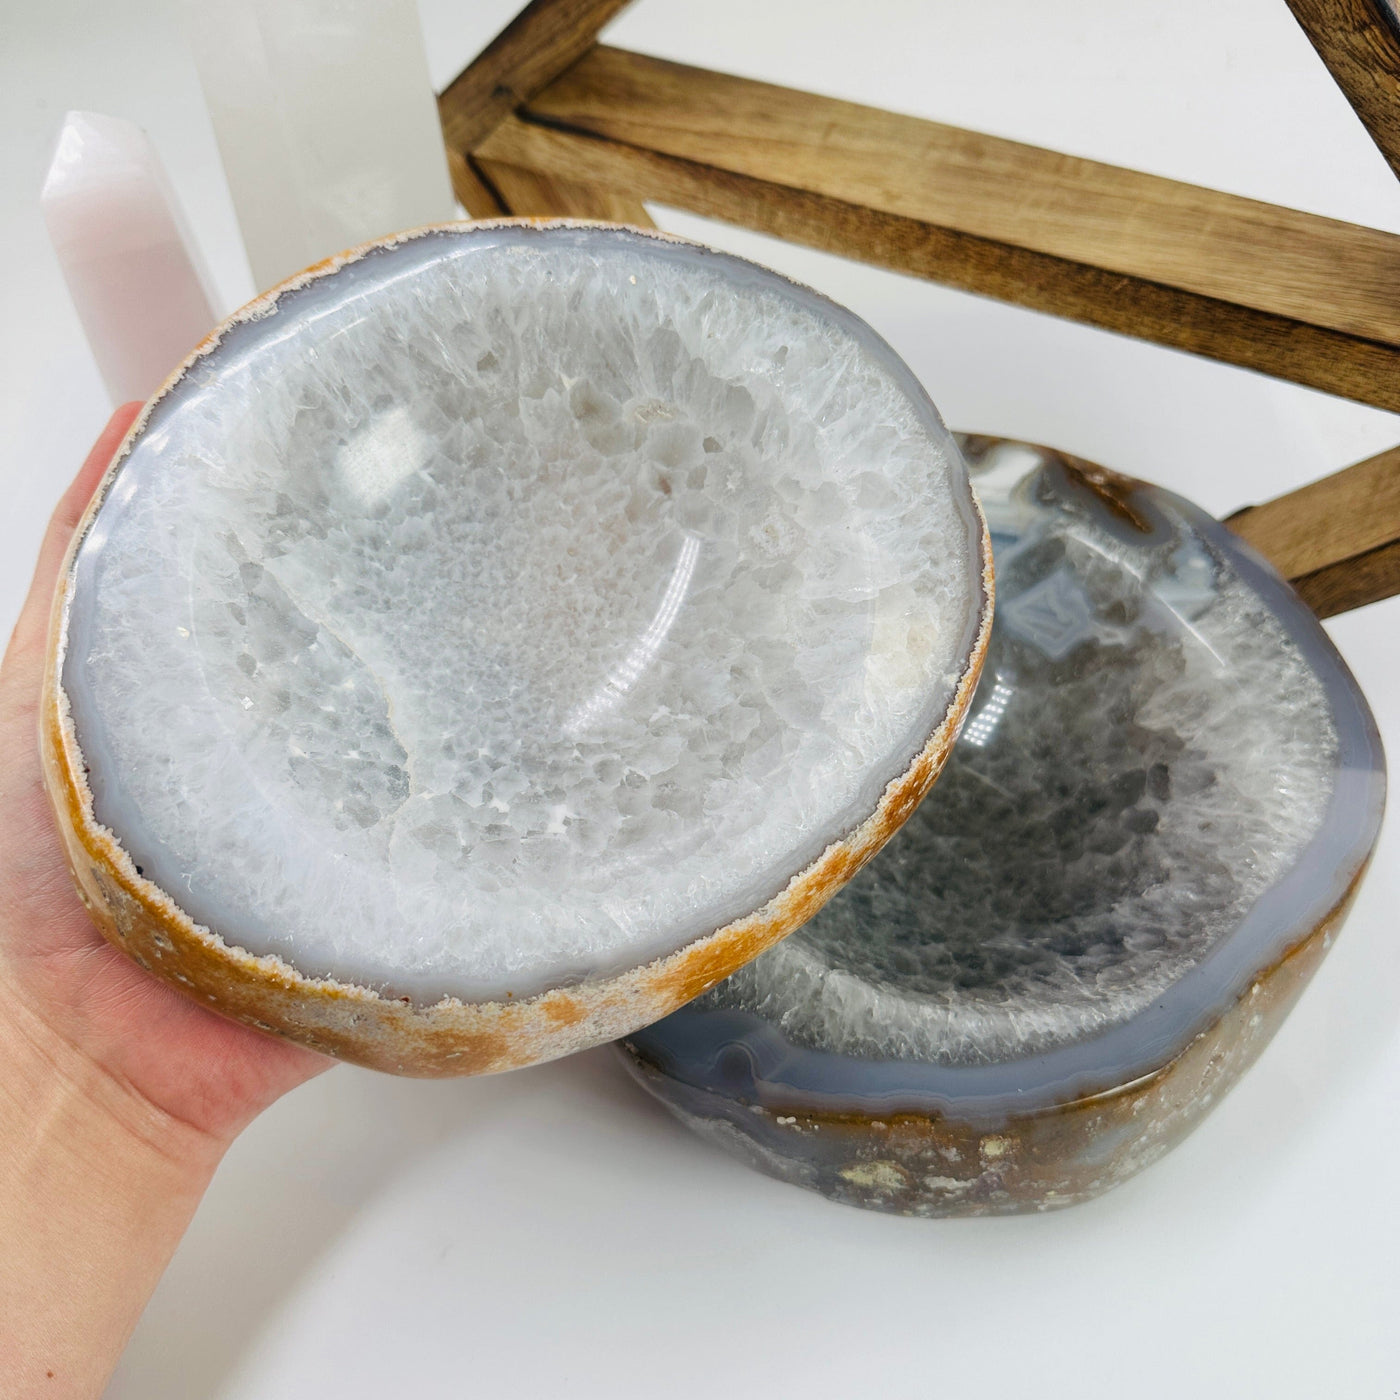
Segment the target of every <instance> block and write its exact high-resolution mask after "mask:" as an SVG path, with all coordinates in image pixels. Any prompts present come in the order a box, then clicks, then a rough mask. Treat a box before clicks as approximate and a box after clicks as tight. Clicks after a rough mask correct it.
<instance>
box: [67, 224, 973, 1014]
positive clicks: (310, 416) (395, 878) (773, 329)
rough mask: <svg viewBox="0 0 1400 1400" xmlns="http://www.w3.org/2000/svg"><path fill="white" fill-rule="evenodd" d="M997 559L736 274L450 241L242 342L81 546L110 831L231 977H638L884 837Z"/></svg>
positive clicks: (925, 431) (525, 236) (947, 445)
mask: <svg viewBox="0 0 1400 1400" xmlns="http://www.w3.org/2000/svg"><path fill="white" fill-rule="evenodd" d="M981 540H982V525H981V520H980V517H979V516H978V513H977V509H976V506H975V504H974V503H973V501H972V497H971V493H970V491H969V489H968V486H967V480H966V472H965V468H964V467H963V465H962V462H961V459H960V457H959V455H958V452H957V448H956V446H955V444H954V443H953V441H952V439H951V438H950V437H949V435H948V434H947V432H946V430H945V429H944V427H943V425H942V423H941V421H940V420H939V418H938V415H937V413H936V411H935V410H934V409H933V406H932V405H931V404H930V403H929V401H928V399H927V397H926V396H925V395H924V394H923V392H922V390H921V389H920V388H919V386H918V385H917V383H916V382H915V381H914V380H913V378H912V376H911V375H910V374H909V372H908V371H907V369H905V367H904V366H903V365H902V364H901V363H900V362H899V361H898V359H897V358H896V357H895V356H894V354H893V353H892V352H891V351H890V350H889V349H888V347H887V346H885V344H884V343H883V342H882V341H880V340H879V338H878V337H876V336H875V335H874V333H873V332H871V331H870V330H869V328H868V327H866V326H864V324H863V323H861V322H860V321H858V320H857V318H855V317H853V316H850V315H849V314H848V313H845V312H843V311H841V310H840V309H839V308H837V307H835V306H833V305H832V304H830V303H828V302H826V301H825V300H824V299H822V298H820V297H818V296H817V295H815V294H814V293H810V292H807V291H806V290H804V289H801V288H797V287H795V286H793V285H792V284H790V283H787V282H785V281H784V280H783V279H781V278H779V277H777V276H775V275H773V274H770V273H766V272H763V271H762V270H761V269H757V268H755V267H753V266H752V265H751V264H747V263H743V262H742V261H740V260H738V259H734V258H729V257H726V256H723V255H720V254H713V253H709V252H708V251H706V250H703V249H699V248H697V247H695V246H693V245H689V244H683V243H680V242H673V241H669V240H663V239H660V238H655V237H646V236H643V235H641V234H637V233H630V232H626V231H622V230H612V229H603V228H596V227H594V228H589V227H575V228H569V227H560V226H555V227H551V228H547V229H541V228H532V227H529V226H521V225H514V226H481V227H475V228H465V229H455V230H454V229H445V230H440V231H435V232H429V233H426V234H422V235H417V236H414V237H412V238H410V239H407V240H405V241H402V242H400V243H398V244H397V245H394V246H388V247H381V248H377V249H375V250H374V251H372V252H370V253H368V254H366V255H364V256H362V257H360V258H359V259H358V260H355V261H352V262H350V263H349V264H348V265H346V266H344V267H342V268H341V269H340V270H339V271H338V272H336V273H335V274H334V275H333V276H329V277H322V278H319V279H312V280H308V281H307V282H306V283H305V284H304V285H302V286H300V287H294V288H293V289H291V290H288V291H285V292H283V293H282V294H281V296H280V297H279V298H278V300H277V301H276V303H275V305H273V306H272V307H271V308H270V311H269V314H266V315H263V316H261V317H259V318H256V319H251V320H247V321H245V322H244V323H242V324H236V325H234V326H233V327H232V328H231V329H229V330H227V331H226V332H225V333H224V336H223V339H222V341H221V342H220V343H219V344H218V345H217V347H216V348H215V349H214V350H212V351H211V352H209V353H208V354H206V355H204V356H203V357H202V358H201V359H198V360H196V361H195V362H193V364H192V366H191V367H190V369H189V370H188V371H187V373H186V377H185V379H184V380H183V381H182V383H181V384H180V385H179V386H178V388H177V390H176V391H174V392H172V393H171V394H169V395H167V397H166V398H164V399H162V400H161V401H160V402H159V403H158V404H157V406H156V408H155V410H154V413H153V415H152V417H151V419H150V421H149V423H148V424H147V426H146V428H145V430H144V432H143V434H142V436H141V437H140V438H139V439H138V441H137V442H136V445H135V447H134V449H133V450H132V451H131V453H130V454H129V456H128V457H127V458H126V460H125V461H124V462H123V464H122V466H121V468H120V473H119V475H118V476H117V478H116V480H115V482H114V483H113V485H112V486H111V487H110V489H109V491H108V494H107V496H106V498H105V500H104V501H103V504H102V506H101V509H100V510H99V512H98V514H97V516H96V517H95V519H94V521H93V524H92V526H91V528H90V529H89V532H88V534H87V537H86V539H85V540H84V542H83V545H82V549H81V552H80V554H79V555H78V558H77V563H76V567H75V570H74V582H73V599H74V601H73V603H72V605H71V606H70V614H69V622H68V632H67V650H66V654H65V655H64V658H63V672H62V675H63V686H64V691H65V693H66V695H67V697H68V699H69V702H70V703H71V707H72V715H73V721H74V725H75V729H76V734H77V739H78V742H79V744H80V745H81V749H82V753H83V755H84V759H85V762H86V764H87V766H88V768H89V770H90V771H89V774H88V781H89V783H90V785H91V788H92V796H93V803H94V810H95V813H96V815H97V818H98V820H99V821H101V822H102V823H103V824H105V825H106V826H107V827H109V828H110V829H111V830H112V831H113V832H114V833H115V835H116V836H117V838H118V840H119V841H120V842H121V844H122V845H123V847H125V849H126V850H127V851H128V852H129V853H130V856H131V859H132V860H133V861H134V862H135V863H136V865H137V866H138V867H139V868H140V870H141V871H142V872H144V876H145V878H147V879H149V880H152V881H154V883H155V884H156V885H158V886H159V887H160V888H161V889H163V890H165V891H167V892H168V893H169V894H170V895H171V896H172V898H174V899H175V900H177V901H178V903H179V905H180V907H181V908H182V909H183V910H185V911H186V912H187V913H188V914H189V915H190V916H191V917H192V918H193V919H195V920H196V921H198V922H200V923H202V924H204V925H206V926H208V927H209V928H211V929H213V930H214V931H215V932H216V933H218V934H219V935H220V936H221V937H222V938H223V939H224V940H225V941H226V942H227V943H229V944H231V945H236V946H238V947H241V948H244V949H246V950H248V951H250V952H252V953H254V954H278V955H280V956H281V957H283V958H284V959H286V960H287V961H288V962H290V963H291V964H293V965H294V966H295V967H296V968H297V969H298V970H300V971H301V972H302V973H304V974H306V975H308V976H313V977H315V976H333V977H335V978H337V979H341V980H350V981H353V982H355V983H358V984H360V985H364V986H367V987H371V988H374V989H376V990H379V991H382V992H384V993H386V994H388V995H391V996H395V997H398V996H404V997H408V998H410V999H413V1000H414V1001H418V1002H424V1003H426V1002H430V1001H433V1000H435V999H437V998H440V997H444V996H453V997H457V998H460V999H462V1000H464V1001H481V1000H491V999H499V998H506V997H516V998H519V997H525V996H530V995H532V994H535V993H537V992H540V991H541V990H543V989H546V988H549V987H557V986H561V985H567V984H569V983H570V982H572V981H579V980H581V979H585V978H588V977H591V976H595V975H599V974H607V973H611V972H614V971H617V970H622V969H627V968H630V967H636V966H639V965H641V964H643V963H645V962H647V961H649V960H651V959H654V958H657V957H660V956H662V955H665V954H668V953H671V952H673V951H675V950H676V949H677V948H679V947H681V946H683V945H685V944H686V943H688V942H690V941H692V940H694V939H696V938H698V937H701V936H703V935H705V934H708V933H710V932H712V931H713V930H715V929H716V928H719V927H721V926H723V925H725V924H726V923H728V922H730V921H732V920H734V919H736V918H739V917H742V916H744V915H746V914H748V913H750V912H752V911H753V910H755V909H757V908H759V907H760V906H761V905H763V904H764V902H765V901H766V900H768V899H770V898H772V897H773V896H774V895H776V894H777V893H778V892H779V891H781V890H782V889H783V888H784V886H785V885H786V884H787V882H788V881H789V880H790V879H791V878H792V877H793V876H794V875H795V874H796V873H797V872H799V871H800V870H802V869H803V868H804V867H806V866H808V865H810V864H811V862H813V861H814V860H815V859H816V858H817V857H818V856H820V854H821V853H822V851H823V850H824V849H825V848H826V847H827V846H828V844H829V843H830V842H832V841H833V840H835V839H836V838H838V837H840V836H842V835H844V834H845V833H846V832H848V831H849V830H850V829H852V828H853V827H855V826H856V825H858V824H859V823H860V822H861V821H862V820H864V819H865V818H866V817H867V816H868V815H869V814H870V812H871V811H872V810H873V809H874V808H875V806H876V804H877V802H879V800H880V798H881V795H882V793H883V792H884V790H885V788H886V786H887V785H888V784H889V783H890V782H891V781H892V780H893V779H895V778H896V777H898V776H900V775H901V774H903V773H904V772H905V770H906V769H908V768H909V766H910V764H911V762H912V761H913V760H914V758H915V757H916V756H917V755H918V754H919V753H920V752H921V751H922V749H923V747H924V745H925V744H926V742H927V741H928V738H929V735H930V734H931V733H932V732H933V731H934V730H935V729H936V728H937V727H938V725H939V724H940V723H941V722H942V720H943V719H944V717H945V715H946V714H947V713H948V711H949V708H950V706H951V705H952V704H953V702H954V695H955V691H956V690H957V687H958V685H959V683H960V680H961V679H962V677H963V675H964V674H965V672H966V670H967V667H968V657H969V656H970V655H971V650H972V647H973V645H974V641H975V638H976V637H977V635H978V628H979V625H980V617H979V606H980V603H979V600H980V599H982V597H983V579H982V556H981Z"/></svg>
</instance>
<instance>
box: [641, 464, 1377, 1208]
mask: <svg viewBox="0 0 1400 1400" xmlns="http://www.w3.org/2000/svg"><path fill="white" fill-rule="evenodd" d="M967 450H968V455H969V459H970V461H971V462H972V469H973V480H974V483H975V484H976V486H977V488H978V491H979V494H980V497H981V500H982V503H983V506H984V509H985V511H986V513H987V518H988V521H989V524H990V527H991V532H992V540H993V547H994V549H995V551H996V557H997V573H998V598H997V608H996V614H997V616H996V629H995V632H994V635H993V641H992V646H991V650H990V652H989V655H988V661H987V667H986V672H985V675H984V678H983V681H982V686H981V689H980V691H979V694H978V698H977V701H976V703H975V705H974V707H973V709H972V711H971V713H970V716H969V720H968V723H967V725H966V727H965V728H964V730H963V732H962V735H961V737H960V739H959V741H958V743H957V745H956V748H955V750H954V754H953V756H952V758H951V759H950V761H949V764H948V767H947V770H946V772H945V773H944V776H943V778H942V780H941V782H940V784H939V787H938V790H937V791H936V792H935V793H934V794H933V795H932V796H931V797H930V798H929V800H928V801H927V802H925V803H924V805H923V806H922V807H921V808H920V809H919V811H918V812H916V813H915V814H914V816H913V817H912V818H911V820H910V821H909V822H908V823H907V824H906V826H905V827H904V828H903V830H902V831H901V832H900V833H899V834H898V835H897V836H896V837H895V838H894V839H893V840H892V842H891V843H890V844H889V846H887V847H886V848H885V850H884V851H883V852H882V853H881V855H880V856H879V857H878V858H877V859H876V860H875V861H874V862H872V863H871V865H870V866H869V867H868V868H867V869H866V870H864V871H863V872H862V873H861V874H860V875H859V876H857V877H856V879H855V880H853V881H852V882H851V884H850V885H848V886H847V887H846V888H845V889H844V890H843V891H842V892H841V893H840V894H839V895H837V897H836V898H835V899H834V900H833V901H832V903H831V904H829V905H828V906H827V907H826V908H825V909H824V910H822V911H821V912H820V913H819V914H818V915H817V916H816V917H815V919H814V920H813V921H812V922H811V923H810V924H809V925H807V927H805V928H803V929H801V930H799V931H798V932H797V933H796V934H794V935H793V936H792V937H791V938H790V939H789V940H787V942H786V943H784V944H783V945H781V946H780V947H779V948H777V949H775V950H774V951H772V952H770V953H767V954H765V955H764V956H763V957H761V958H759V959H758V960H757V961H756V962H755V963H753V964H752V965H751V966H749V967H747V968H745V969H743V970H741V971H740V972H739V973H738V974H737V975H736V976H734V977H733V978H731V979H730V980H729V981H728V982H726V983H724V984H722V985H721V986H719V987H717V988H716V989H714V990H713V991H712V992H709V993H707V994H706V995H704V996H702V997H701V998H699V999H698V1000H697V1001H696V1002H694V1003H692V1004H691V1005H690V1006H688V1007H685V1008H683V1009H682V1010H680V1011H679V1012H677V1013H676V1014H674V1015H673V1016H671V1017H669V1018H667V1019H666V1020H664V1021H661V1022H660V1023H658V1024H657V1025H654V1026H651V1027H649V1028H647V1029H646V1030H643V1031H640V1032H638V1033H637V1034H635V1035H634V1036H632V1037H629V1038H628V1040H627V1041H626V1042H625V1044H624V1045H623V1047H622V1053H623V1056H624V1059H625V1061H626V1063H627V1064H628V1066H629V1067H630V1068H631V1070H632V1072H633V1073H634V1075H635V1076H636V1077H637V1078H638V1079H639V1080H640V1082H641V1083H642V1084H643V1085H644V1086H645V1087H646V1088H647V1089H648V1090H649V1091H650V1092H651V1093H652V1094H654V1095H655V1096H656V1097H658V1098H659V1099H661V1100H662V1102H664V1103H665V1104H666V1105H667V1106H668V1107H670V1108H671V1109H672V1110H673V1111H674V1112H675V1113H676V1115H677V1116H678V1117H679V1118H681V1120H682V1121H684V1122H685V1123H686V1124H687V1125H689V1126H690V1127H691V1128H693V1129H695V1130H696V1131H697V1132H699V1133H700V1134H702V1135H703V1136H704V1137H706V1138H708V1139H709V1140H711V1141H713V1142H715V1143H718V1144H719V1145H721V1146H722V1147H724V1148H725V1149H726V1150H728V1151H730V1152H732V1153H734V1154H736V1155H738V1156H739V1157H741V1158H742V1159H743V1160H745V1161H747V1162H749V1163H750V1164H751V1165H753V1166H756V1167H758V1168H759V1169H760V1170H762V1171H765V1172H767V1173H769V1174H771V1175H773V1176H776V1177H779V1178H780V1179H782V1180H785V1181H789V1182H792V1183H794V1184H797V1185H800V1186H804V1187H807V1188H809V1189H812V1190H815V1191H818V1192H820V1193H822V1194H823V1195H826V1196H829V1197H831V1198H833V1199H836V1200H839V1201H842V1202H846V1203H849V1204H854V1205H859V1206H865V1207H869V1208H873V1209H878V1210H885V1211H892V1212H898V1213H903V1214H915V1215H933V1216H942V1215H982V1214H1006V1213H1014V1212H1020V1211H1028V1210H1044V1209H1049V1208H1052V1207H1056V1206H1063V1205H1070V1204H1072V1203H1074V1202H1076V1201H1082V1200H1085V1199H1088V1198H1090V1197H1092V1196H1095V1195H1098V1194H1099V1193H1101V1192H1103V1191H1105V1190H1107V1189H1109V1188H1110V1187H1112V1186H1114V1185H1116V1184H1117V1183H1119V1182H1121V1181H1123V1180H1125V1179H1126V1178H1127V1177H1129V1176H1131V1175H1133V1174H1134V1173H1135V1172H1138V1171H1140V1170H1141V1169H1142V1168H1143V1167H1145V1166H1147V1165H1148V1164H1150V1163H1151V1162H1153V1161H1155V1160H1156V1159H1157V1158H1158V1157H1160V1156H1161V1155H1162V1154H1163V1153H1164V1152H1166V1151H1167V1150H1168V1149H1169V1148H1170V1147H1171V1146H1172V1145H1173V1144H1174V1143H1176V1142H1179V1141H1180V1140H1181V1138H1182V1137H1183V1136H1184V1135H1185V1134H1186V1133H1187V1132H1189V1131H1190V1129H1191V1128H1192V1127H1193V1126H1194V1125H1195V1124H1196V1123H1197V1122H1199V1121H1200V1119H1201V1118H1202V1117H1203V1116H1204V1115H1205V1114H1206V1113H1207V1112H1208V1111H1209V1110H1210V1109H1211V1107H1212V1106H1213V1105H1214V1104H1216V1103H1218V1102H1219V1101H1220V1099H1221V1097H1222V1096H1223V1094H1224V1093H1225V1092H1226V1091H1227V1090H1228V1089H1229V1088H1230V1086H1231V1085H1232V1084H1233V1083H1234V1082H1235V1081H1236V1080H1237V1079H1238V1077H1239V1076H1240V1074H1242V1073H1243V1071H1244V1070H1245V1069H1246V1068H1247V1067H1248V1066H1249V1065H1250V1064H1251V1063H1252V1062H1253V1060H1254V1059H1255V1057H1256V1056H1257V1055H1258V1054H1259V1052H1260V1051H1261V1050H1262V1048H1263V1047H1264V1045H1265V1044H1266V1043H1267V1042H1268V1040H1269V1038H1270V1037H1271V1036H1272V1035H1273V1033H1274V1031H1275V1030H1276V1029H1277V1028H1278V1026H1279V1024H1280V1022H1281V1021H1282V1019H1283V1017H1284V1016H1285V1015H1286V1014H1287V1011H1288V1009H1289V1008H1290V1007H1291V1005H1292V1004H1293V1002H1294V1000H1295V998H1296V997H1297V995H1298V994H1299V992H1300V991H1301V989H1302V987H1303V986H1304V984H1305V983H1306V981H1307V979H1308V978H1309V977H1310V975H1311V974H1312V972H1313V970H1314V969H1315V968H1316V966H1317V964H1318V963H1319V961H1320V960H1321V958H1322V956H1323V954H1324V953H1325V952H1326V950H1327V948H1328V947H1329V946H1330V944H1331V941H1332V939H1333V937H1334V935H1335V933H1336V931H1337V929H1338V927H1339V926H1340V923H1341V921H1342V918H1343V917H1344V915H1345V913H1346V910H1347V908H1348V906H1349V905H1350V902H1351V900H1352V898H1353V896H1354V894H1355V892H1356V889H1357V886H1358V884H1359V882H1360V879H1361V877H1362V874H1363V872H1364V870H1365V867H1366V864H1367V862H1368V860H1369V858H1370V855H1371V852H1372V850H1373V848H1374V845H1375V842H1376V838H1377V835H1378V833H1379V828H1380V820H1381V813H1382V807H1383V803H1384V793H1385V777H1384V759H1383V755H1382V752H1381V746H1380V740H1379V736H1378V733H1377V730H1376V727H1375V723H1374V721H1373V719H1372V717H1371V713H1370V710H1369V708H1368V707H1367V705H1366V702H1365V700H1364V698H1363V696H1362V695H1361V693H1360V690H1359V689H1358V687H1357V685H1356V682H1355V680H1354V679H1353V678H1352V676H1351V674H1350V672H1349V671H1348V670H1347V668H1346V665H1345V664H1344V663H1343V661H1342V660H1341V658H1340V657H1339V656H1338V654H1337V652H1336V650H1335V649H1334V648H1333V646H1332V644H1331V642H1330V641H1329V640H1328V638H1327V635H1326V634H1325V633H1324V631H1323V630H1322V628H1321V626H1320V625H1319V624H1318V621H1317V619H1316V617H1315V616H1314V615H1313V614H1312V613H1311V611H1310V610H1309V609H1308V608H1307V607H1306V606H1305V605H1304V604H1303V603H1302V601H1301V600H1300V599H1299V598H1298V597H1297V595H1296V594H1295V593H1294V592H1293V591H1292V589H1290V588H1289V587H1288V585H1287V584H1286V583H1285V582H1284V581H1283V580H1282V579H1280V578H1279V577H1278V575H1277V574H1276V573H1275V572H1274V571H1273V569H1272V568H1270V566H1269V565H1268V564H1267V563H1265V562H1264V561H1263V560H1262V559H1260V558H1259V557H1258V556H1257V555H1256V554H1254V553H1253V551H1251V550H1250V549H1249V547H1248V546H1246V545H1245V544H1244V543H1243V542H1242V541H1241V540H1239V539H1238V538H1237V537H1236V536H1234V535H1233V534H1231V532H1230V531H1229V530H1228V529H1227V528H1225V527H1224V526H1222V525H1221V524H1220V523H1219V522H1217V521H1216V520H1214V519H1213V518H1211V517H1210V516H1209V515H1207V514H1206V513H1205V512H1203V511H1201V510H1199V509H1198V508H1196V507H1195V506H1193V505H1191V504H1190V503H1189V502H1187V501H1185V500H1183V499H1182V498H1180V497H1178V496H1175V495H1173V494H1172V493H1170V492H1167V491H1163V490H1161V489H1159V488H1156V487H1153V486H1149V485H1147V484H1145V483H1143V482H1140V481H1134V480H1130V479H1128V478H1126V477H1122V476H1120V475H1117V474H1116V473H1113V472H1110V471H1107V470H1105V469H1103V468H1101V467H1097V466H1094V465H1092V464H1089V463H1086V462H1083V461H1079V460H1077V459H1074V458H1071V457H1067V456H1065V455H1063V454H1060V453H1056V452H1052V451H1048V450H1046V449H1042V448H1037V447H1032V446H1029V445H1027V444H1022V443H1014V442H1007V441H1002V440H998V439H970V440H968V442H967Z"/></svg>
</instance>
